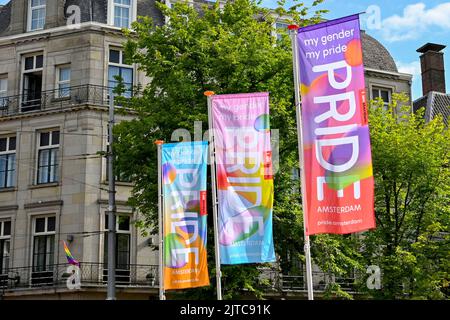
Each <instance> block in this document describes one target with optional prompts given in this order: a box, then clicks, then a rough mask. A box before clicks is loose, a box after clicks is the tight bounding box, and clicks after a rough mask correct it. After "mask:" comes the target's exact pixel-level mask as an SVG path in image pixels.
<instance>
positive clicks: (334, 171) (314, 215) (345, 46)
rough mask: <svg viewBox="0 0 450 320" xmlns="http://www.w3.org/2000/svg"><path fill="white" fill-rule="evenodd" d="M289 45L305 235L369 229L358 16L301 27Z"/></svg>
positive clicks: (369, 178)
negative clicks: (298, 104) (298, 116)
mask: <svg viewBox="0 0 450 320" xmlns="http://www.w3.org/2000/svg"><path fill="white" fill-rule="evenodd" d="M297 44H298V45H297V48H298V55H299V56H298V58H299V68H300V70H299V72H300V80H301V85H300V92H301V97H302V133H303V155H304V170H305V180H306V181H305V183H306V199H303V200H304V201H306V208H307V216H306V217H305V219H307V221H306V222H307V224H306V225H307V228H306V229H307V230H306V234H307V235H311V234H317V233H336V234H346V233H352V232H359V231H364V230H368V229H371V228H375V217H374V190H373V189H374V180H373V174H372V157H371V151H370V137H369V127H368V119H367V117H368V115H367V101H366V91H365V81H364V65H363V55H362V49H361V34H360V26H359V16H358V15H353V16H350V17H346V18H342V19H338V20H333V21H328V22H325V23H321V24H317V25H313V26H309V27H305V28H301V29H299V30H298V35H297ZM304 187H305V186H304Z"/></svg>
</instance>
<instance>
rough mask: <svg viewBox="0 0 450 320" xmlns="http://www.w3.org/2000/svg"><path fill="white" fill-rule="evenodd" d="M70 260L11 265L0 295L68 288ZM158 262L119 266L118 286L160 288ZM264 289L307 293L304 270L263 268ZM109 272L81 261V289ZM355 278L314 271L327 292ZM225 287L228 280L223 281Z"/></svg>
mask: <svg viewBox="0 0 450 320" xmlns="http://www.w3.org/2000/svg"><path fill="white" fill-rule="evenodd" d="M68 266H69V265H68V264H55V265H49V266H45V267H40V268H36V267H21V268H10V269H9V270H8V271H7V272H4V273H3V274H0V295H1V294H2V293H6V292H12V291H18V290H26V289H46V288H47V289H48V288H51V289H54V288H66V287H67V280H68V279H69V277H70V276H71V275H72V274H70V273H68V272H67V268H68ZM158 276H159V274H158V266H157V265H127V266H125V267H122V268H117V269H116V286H117V287H119V288H141V289H157V288H158V287H159V278H158ZM261 279H264V280H265V281H264V286H263V287H261V289H262V290H263V291H267V292H269V291H270V292H274V291H275V292H278V293H281V292H284V293H294V294H306V291H307V287H306V279H305V275H304V274H300V275H282V274H280V273H278V272H277V271H276V270H270V269H267V270H262V273H261ZM107 282H108V272H107V269H106V266H105V265H104V264H102V263H87V262H81V263H80V284H81V288H82V289H86V288H93V287H96V288H98V287H102V288H106V286H107ZM354 282H355V279H353V278H350V279H338V278H336V277H330V276H329V275H328V274H326V273H324V272H313V287H314V292H324V291H325V290H326V289H327V286H328V285H330V284H331V283H339V284H340V285H341V289H342V290H344V291H347V292H349V293H357V292H356V290H355V287H354ZM224 286H225V287H226V283H224Z"/></svg>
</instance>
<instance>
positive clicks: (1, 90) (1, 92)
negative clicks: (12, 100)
mask: <svg viewBox="0 0 450 320" xmlns="http://www.w3.org/2000/svg"><path fill="white" fill-rule="evenodd" d="M7 94H8V78H0V101H1V98H4V97H6V95H7Z"/></svg>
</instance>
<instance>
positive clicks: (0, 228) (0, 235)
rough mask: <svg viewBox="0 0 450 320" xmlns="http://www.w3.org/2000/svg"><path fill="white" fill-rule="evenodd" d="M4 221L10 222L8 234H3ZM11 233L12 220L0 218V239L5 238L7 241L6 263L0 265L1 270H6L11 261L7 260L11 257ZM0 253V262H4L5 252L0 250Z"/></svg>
mask: <svg viewBox="0 0 450 320" xmlns="http://www.w3.org/2000/svg"><path fill="white" fill-rule="evenodd" d="M5 222H9V223H10V232H9V235H5V234H4V233H5ZM11 233H12V220H11V219H1V220H0V240H5V241H8V243H9V252H8V263H7V264H5V265H4V266H0V269H2V271H5V270H4V269H6V270H8V269H9V265H10V263H11V261H10V260H9V258H10V257H11ZM0 255H1V256H2V263H4V261H3V259H4V257H5V252H1V251H0Z"/></svg>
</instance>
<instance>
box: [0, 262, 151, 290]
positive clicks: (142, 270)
mask: <svg viewBox="0 0 450 320" xmlns="http://www.w3.org/2000/svg"><path fill="white" fill-rule="evenodd" d="M68 266H69V265H68V264H55V265H48V266H45V267H42V268H36V267H21V268H10V269H8V271H7V272H4V274H0V294H1V293H2V292H9V291H16V290H26V289H45V288H52V289H53V288H58V287H59V288H66V283H67V280H68V278H69V277H70V276H71V274H69V273H67V267H68ZM107 281H108V272H107V269H106V267H105V265H104V264H102V263H87V262H81V263H80V282H81V288H88V287H104V288H106V285H107ZM158 285H159V281H158V266H156V265H128V266H127V267H126V268H123V269H116V286H117V287H118V288H144V289H145V288H148V289H152V288H158Z"/></svg>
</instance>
